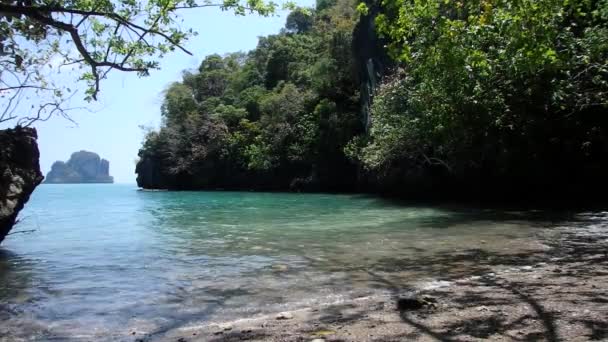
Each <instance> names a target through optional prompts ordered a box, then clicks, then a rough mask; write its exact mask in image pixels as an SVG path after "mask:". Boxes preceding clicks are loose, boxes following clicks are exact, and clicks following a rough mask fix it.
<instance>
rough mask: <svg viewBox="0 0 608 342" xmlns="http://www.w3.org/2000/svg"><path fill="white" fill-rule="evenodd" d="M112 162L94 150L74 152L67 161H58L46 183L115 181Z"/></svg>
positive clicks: (52, 167)
mask: <svg viewBox="0 0 608 342" xmlns="http://www.w3.org/2000/svg"><path fill="white" fill-rule="evenodd" d="M113 182H114V178H113V177H112V176H110V162H109V161H107V160H105V159H101V158H100V157H99V155H97V154H96V153H93V152H88V151H80V152H74V153H72V156H71V157H70V160H68V161H67V162H62V161H56V162H55V163H53V166H51V171H50V172H49V173H48V174H47V176H46V181H45V183H54V184H63V183H113Z"/></svg>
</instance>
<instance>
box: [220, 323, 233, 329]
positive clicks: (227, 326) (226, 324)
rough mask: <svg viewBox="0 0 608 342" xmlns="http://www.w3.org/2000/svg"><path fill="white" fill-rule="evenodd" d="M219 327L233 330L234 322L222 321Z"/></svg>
mask: <svg viewBox="0 0 608 342" xmlns="http://www.w3.org/2000/svg"><path fill="white" fill-rule="evenodd" d="M218 328H219V329H220V330H223V331H228V330H232V324H230V323H222V324H220V325H218Z"/></svg>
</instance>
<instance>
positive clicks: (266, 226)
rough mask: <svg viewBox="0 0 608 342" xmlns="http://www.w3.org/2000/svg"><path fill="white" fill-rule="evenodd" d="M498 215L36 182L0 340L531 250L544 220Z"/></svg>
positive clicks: (221, 310)
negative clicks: (461, 257)
mask: <svg viewBox="0 0 608 342" xmlns="http://www.w3.org/2000/svg"><path fill="white" fill-rule="evenodd" d="M502 215H503V216H497V215H496V214H495V213H493V212H484V211H480V210H461V209H459V210H454V209H441V208H435V207H420V206H408V205H405V204H403V203H401V204H399V203H392V202H388V201H385V200H381V199H378V198H374V197H368V196H361V195H322V194H278V193H248V192H146V191H138V190H137V189H136V188H135V187H134V186H128V185H42V186H40V187H39V188H38V189H37V190H36V192H35V193H34V195H33V197H32V199H31V201H30V203H28V205H27V208H26V210H25V211H24V212H23V214H22V216H21V217H22V219H23V221H22V223H21V224H19V226H18V227H17V228H15V231H28V230H35V231H34V232H30V233H23V234H14V235H11V236H10V237H9V238H8V239H7V240H6V241H5V242H4V243H3V245H2V247H1V248H0V339H5V340H18V339H25V340H41V341H46V340H58V341H60V340H96V341H97V340H112V341H114V340H126V341H132V340H133V338H132V337H130V332H131V331H138V332H142V331H143V332H147V333H151V334H154V333H160V332H163V331H166V330H168V329H172V328H175V327H178V326H182V325H186V324H193V323H205V322H210V321H217V320H222V319H234V318H239V317H250V316H254V315H258V314H263V313H271V312H277V311H282V310H287V309H294V308H298V307H305V306H310V305H320V304H322V303H326V302H331V301H338V300H343V299H345V298H350V297H354V296H363V295H373V294H379V293H383V292H387V291H395V288H396V287H397V288H399V287H401V286H403V287H404V288H405V287H406V285H408V286H409V285H411V284H416V283H422V282H426V281H432V280H434V279H435V280H436V279H449V278H450V277H451V276H456V275H458V271H459V270H458V269H455V268H454V269H446V268H445V267H441V265H437V262H435V263H433V262H432V260H433V258H436V257H437V256H443V257H445V256H446V255H448V256H449V255H458V253H463V252H465V251H470V250H478V249H483V250H486V251H491V252H493V253H513V252H517V251H522V250H526V249H534V248H539V245H538V242H537V237H538V236H539V234H540V235H543V234H547V232H550V231H551V229H550V228H551V227H552V226H553V224H552V223H551V220H545V219H541V220H532V221H530V220H529V219H528V213H518V212H511V213H508V215H506V214H505V213H504V212H503V214H502ZM505 215H506V216H505ZM427 261H428V262H427ZM387 279H388V280H387Z"/></svg>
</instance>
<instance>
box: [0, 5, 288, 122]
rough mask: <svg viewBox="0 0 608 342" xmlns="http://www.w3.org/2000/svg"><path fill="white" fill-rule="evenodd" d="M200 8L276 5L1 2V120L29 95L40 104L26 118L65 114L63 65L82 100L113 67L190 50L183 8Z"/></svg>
mask: <svg viewBox="0 0 608 342" xmlns="http://www.w3.org/2000/svg"><path fill="white" fill-rule="evenodd" d="M201 7H218V8H220V9H222V10H229V9H230V10H233V11H234V12H235V13H236V14H238V15H244V14H246V13H249V12H250V13H258V14H261V15H269V14H272V13H273V12H274V11H275V9H276V4H275V3H273V2H267V3H266V2H262V1H260V0H244V1H238V0H223V1H220V2H217V3H213V2H210V1H197V0H147V1H136V0H2V1H0V98H2V101H3V102H5V106H4V108H3V112H0V122H2V121H8V120H12V119H15V118H16V117H17V116H18V115H17V114H14V112H15V111H16V107H17V105H18V103H19V102H20V100H23V98H24V96H30V97H32V98H38V99H40V101H41V103H40V104H39V106H38V112H37V115H36V116H34V117H31V116H29V115H27V116H28V117H27V118H25V122H31V121H32V120H37V119H44V118H45V116H47V115H52V114H55V113H64V107H62V104H63V103H64V100H65V98H66V97H69V95H70V94H72V93H74V92H75V91H76V89H70V88H69V87H68V86H67V85H61V84H53V82H52V81H51V79H50V78H49V77H48V74H49V73H52V72H56V70H58V69H59V68H61V67H66V66H69V67H73V70H74V71H75V72H76V74H77V75H78V78H79V80H80V81H82V82H83V84H84V85H85V86H86V90H85V91H84V97H85V99H87V100H95V99H96V98H97V95H98V93H99V90H100V82H101V81H102V80H103V79H105V78H106V77H107V75H108V73H110V72H111V71H114V70H118V71H124V72H135V73H137V74H138V75H140V76H147V75H148V74H149V73H150V71H151V70H153V69H157V68H158V66H159V63H158V60H159V59H160V58H162V57H163V56H164V55H165V54H167V53H169V52H171V51H174V50H181V51H183V52H185V53H190V52H189V51H188V50H186V49H185V48H184V42H185V41H186V40H187V39H188V38H190V37H191V36H193V35H195V34H196V33H195V32H194V31H192V30H191V29H183V28H182V23H181V20H180V17H179V11H181V10H184V9H192V8H201ZM49 69H53V70H49ZM21 110H23V108H21ZM28 111H32V110H31V109H28ZM22 115H23V114H22Z"/></svg>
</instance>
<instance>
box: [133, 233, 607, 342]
mask: <svg viewBox="0 0 608 342" xmlns="http://www.w3.org/2000/svg"><path fill="white" fill-rule="evenodd" d="M607 231H608V226H606V225H605V224H602V223H600V224H599V225H598V226H596V227H595V228H594V229H572V231H567V230H565V231H564V232H563V233H562V234H561V236H560V237H559V238H558V239H556V240H554V241H549V242H548V246H547V247H548V248H546V249H545V250H543V251H540V250H539V251H535V252H530V253H523V254H515V255H505V256H502V257H501V256H497V255H492V256H490V255H484V254H483V252H480V256H479V260H478V261H479V262H478V263H477V264H476V267H474V268H473V269H471V270H470V272H469V274H468V275H466V276H460V277H459V278H453V279H447V280H441V281H437V282H434V283H426V284H422V285H420V284H419V285H418V286H414V285H410V284H391V283H388V282H387V283H386V284H385V285H386V287H387V288H391V289H393V293H392V294H391V295H387V296H371V297H362V298H355V299H352V300H345V301H341V302H338V303H329V304H326V305H320V306H317V307H309V308H303V309H298V310H293V311H288V312H283V313H275V314H272V315H264V316H256V317H251V318H245V319H238V320H232V321H224V322H212V323H205V324H202V325H196V324H192V325H186V326H182V327H178V328H174V329H172V330H169V331H166V332H163V333H162V334H157V335H153V336H150V335H146V334H145V333H143V332H142V333H141V334H140V333H138V332H133V336H132V338H133V341H138V342H140V341H146V342H148V341H179V342H185V341H192V342H200V341H216V342H220V341H243V340H247V341H315V342H321V341H404V340H421V341H427V340H428V341H430V340H440V341H481V340H547V341H559V340H564V341H586V340H593V339H596V340H597V339H608V319H607V317H608V295H606V294H605V288H606V285H608V238H607V237H606V234H605V233H606V232H607ZM440 261H442V262H444V263H446V264H445V265H444V266H446V267H458V258H457V257H456V258H454V259H453V260H436V261H435V262H440ZM378 280H379V281H382V279H378ZM412 289H413V292H412ZM412 296H413V297H412ZM404 298H416V299H422V301H421V303H422V304H423V305H422V306H421V307H420V308H416V309H411V310H408V308H405V309H404V310H398V309H397V306H398V301H399V300H400V299H404ZM402 309H403V308H402Z"/></svg>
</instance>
